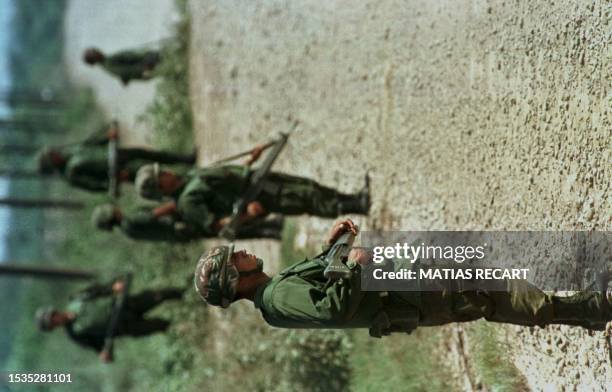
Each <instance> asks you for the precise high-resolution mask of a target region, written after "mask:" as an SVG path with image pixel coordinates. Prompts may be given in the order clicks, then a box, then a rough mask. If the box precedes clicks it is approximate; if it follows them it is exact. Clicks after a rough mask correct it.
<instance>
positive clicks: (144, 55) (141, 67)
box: [101, 50, 160, 84]
mask: <svg viewBox="0 0 612 392" xmlns="http://www.w3.org/2000/svg"><path fill="white" fill-rule="evenodd" d="M159 61H160V55H159V52H157V51H153V50H125V51H122V52H118V53H115V54H113V55H111V56H107V57H105V59H104V61H103V62H102V64H101V65H102V67H103V68H104V69H105V70H106V71H107V72H109V73H111V74H113V75H115V76H117V77H118V78H119V79H121V81H122V82H123V84H128V83H129V82H130V81H131V80H148V79H151V78H152V77H154V76H155V75H154V72H153V70H154V69H155V67H156V66H157V64H159Z"/></svg>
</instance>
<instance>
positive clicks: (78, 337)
mask: <svg viewBox="0 0 612 392" xmlns="http://www.w3.org/2000/svg"><path fill="white" fill-rule="evenodd" d="M70 337H71V338H72V340H74V341H75V342H76V343H77V344H78V345H79V346H81V347H84V348H87V349H90V350H93V351H95V352H97V353H100V352H102V350H103V349H104V338H103V337H100V336H97V335H91V334H84V333H78V334H71V335H70Z"/></svg>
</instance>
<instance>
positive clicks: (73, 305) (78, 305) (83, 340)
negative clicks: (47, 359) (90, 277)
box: [65, 284, 183, 351]
mask: <svg viewBox="0 0 612 392" xmlns="http://www.w3.org/2000/svg"><path fill="white" fill-rule="evenodd" d="M182 293H183V290H180V289H160V290H145V291H142V292H140V293H138V294H134V295H130V296H128V297H127V298H126V301H125V303H124V307H123V310H122V312H121V315H120V319H119V323H118V325H117V329H116V330H115V336H124V335H129V336H145V335H150V334H153V333H156V332H162V331H165V330H166V329H167V328H168V326H169V325H170V322H169V321H167V320H165V319H162V318H145V317H144V314H145V313H146V312H148V311H149V310H151V309H153V308H155V307H156V306H157V305H159V304H160V303H162V302H163V301H165V300H169V299H180V298H181V297H182ZM115 298H116V297H115V295H114V294H113V291H112V288H111V284H96V285H92V286H90V287H88V288H87V289H85V290H82V291H80V292H78V293H77V294H76V295H74V296H73V297H71V300H70V302H69V304H68V305H67V307H66V311H68V312H71V313H73V314H74V315H75V319H74V320H73V321H71V322H70V323H68V324H67V325H65V329H66V333H67V334H68V336H70V338H71V339H73V340H74V341H75V342H77V343H79V344H80V345H83V346H86V347H89V348H92V349H94V350H96V351H101V350H102V348H103V347H104V340H105V338H106V334H107V331H108V325H109V323H110V320H111V318H112V315H113V313H114V303H115Z"/></svg>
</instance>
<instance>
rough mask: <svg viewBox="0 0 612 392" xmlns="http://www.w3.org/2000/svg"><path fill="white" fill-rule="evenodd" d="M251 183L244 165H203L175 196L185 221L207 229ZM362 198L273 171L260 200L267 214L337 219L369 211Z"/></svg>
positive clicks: (226, 211)
mask: <svg viewBox="0 0 612 392" xmlns="http://www.w3.org/2000/svg"><path fill="white" fill-rule="evenodd" d="M248 186H249V170H248V168H247V167H245V166H237V165H226V166H217V167H211V168H202V169H197V170H193V171H191V172H190V173H189V175H188V176H187V181H186V184H185V185H184V187H182V188H181V189H179V190H178V191H177V192H176V194H175V195H174V198H175V199H176V201H177V208H178V211H179V214H180V215H181V216H182V217H183V219H184V220H185V222H188V223H190V224H192V225H194V226H195V227H202V229H203V230H208V229H209V228H210V227H211V226H212V225H213V223H215V222H216V221H218V220H219V219H221V218H224V217H227V216H230V215H231V214H232V209H233V206H234V204H235V203H236V202H237V201H238V200H239V199H240V198H241V197H242V195H243V194H244V192H245V191H246V190H247V189H248ZM360 198H361V195H360V194H357V195H350V194H344V193H340V192H338V191H337V190H335V189H332V188H329V187H326V186H323V185H320V184H319V183H317V182H315V181H313V180H310V179H307V178H302V177H296V176H292V175H288V174H283V173H275V172H272V173H270V174H269V175H268V177H267V178H266V180H265V184H264V187H263V190H262V191H261V193H260V194H259V196H258V197H257V201H258V202H260V203H261V204H262V206H263V208H264V209H265V210H266V212H268V213H280V214H284V215H298V214H309V215H314V216H321V217H326V218H334V217H337V216H338V215H339V214H341V213H345V214H348V213H363V214H367V209H368V208H367V207H363V208H362V207H361V205H362V203H361V199H360ZM343 205H344V206H347V207H346V208H343V207H342V206H343Z"/></svg>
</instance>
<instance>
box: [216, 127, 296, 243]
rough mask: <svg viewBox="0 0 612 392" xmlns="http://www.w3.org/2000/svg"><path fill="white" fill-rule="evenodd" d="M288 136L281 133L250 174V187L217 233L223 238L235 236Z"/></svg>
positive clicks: (229, 239)
mask: <svg viewBox="0 0 612 392" xmlns="http://www.w3.org/2000/svg"><path fill="white" fill-rule="evenodd" d="M296 126H297V123H296V124H295V125H294V128H295V127H296ZM288 138H289V134H288V133H281V135H280V137H279V138H278V140H276V141H275V142H274V147H273V148H272V151H270V153H269V154H268V155H267V156H266V160H265V161H264V162H263V163H262V164H261V165H260V166H259V167H258V168H257V169H256V170H255V171H254V172H253V174H252V175H251V181H250V182H251V184H250V187H249V188H248V189H247V191H246V193H245V194H244V196H243V197H242V198H241V199H240V200H238V201H237V202H236V203H235V204H234V208H233V211H232V217H231V219H230V221H229V223H228V224H226V225H225V226H223V228H222V229H221V232H220V233H219V234H220V235H221V236H222V237H223V238H225V239H227V240H228V241H233V240H234V239H235V238H236V233H237V231H238V227H239V226H240V224H241V217H242V215H243V214H244V212H245V211H246V208H247V206H248V205H249V203H250V202H252V201H254V200H255V199H257V196H259V193H260V192H261V190H262V188H263V186H264V180H265V179H266V177H267V176H268V174H269V173H270V169H271V168H272V165H273V164H274V161H276V158H278V156H279V155H280V153H281V151H282V150H283V148H284V147H285V144H287V139H288Z"/></svg>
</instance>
